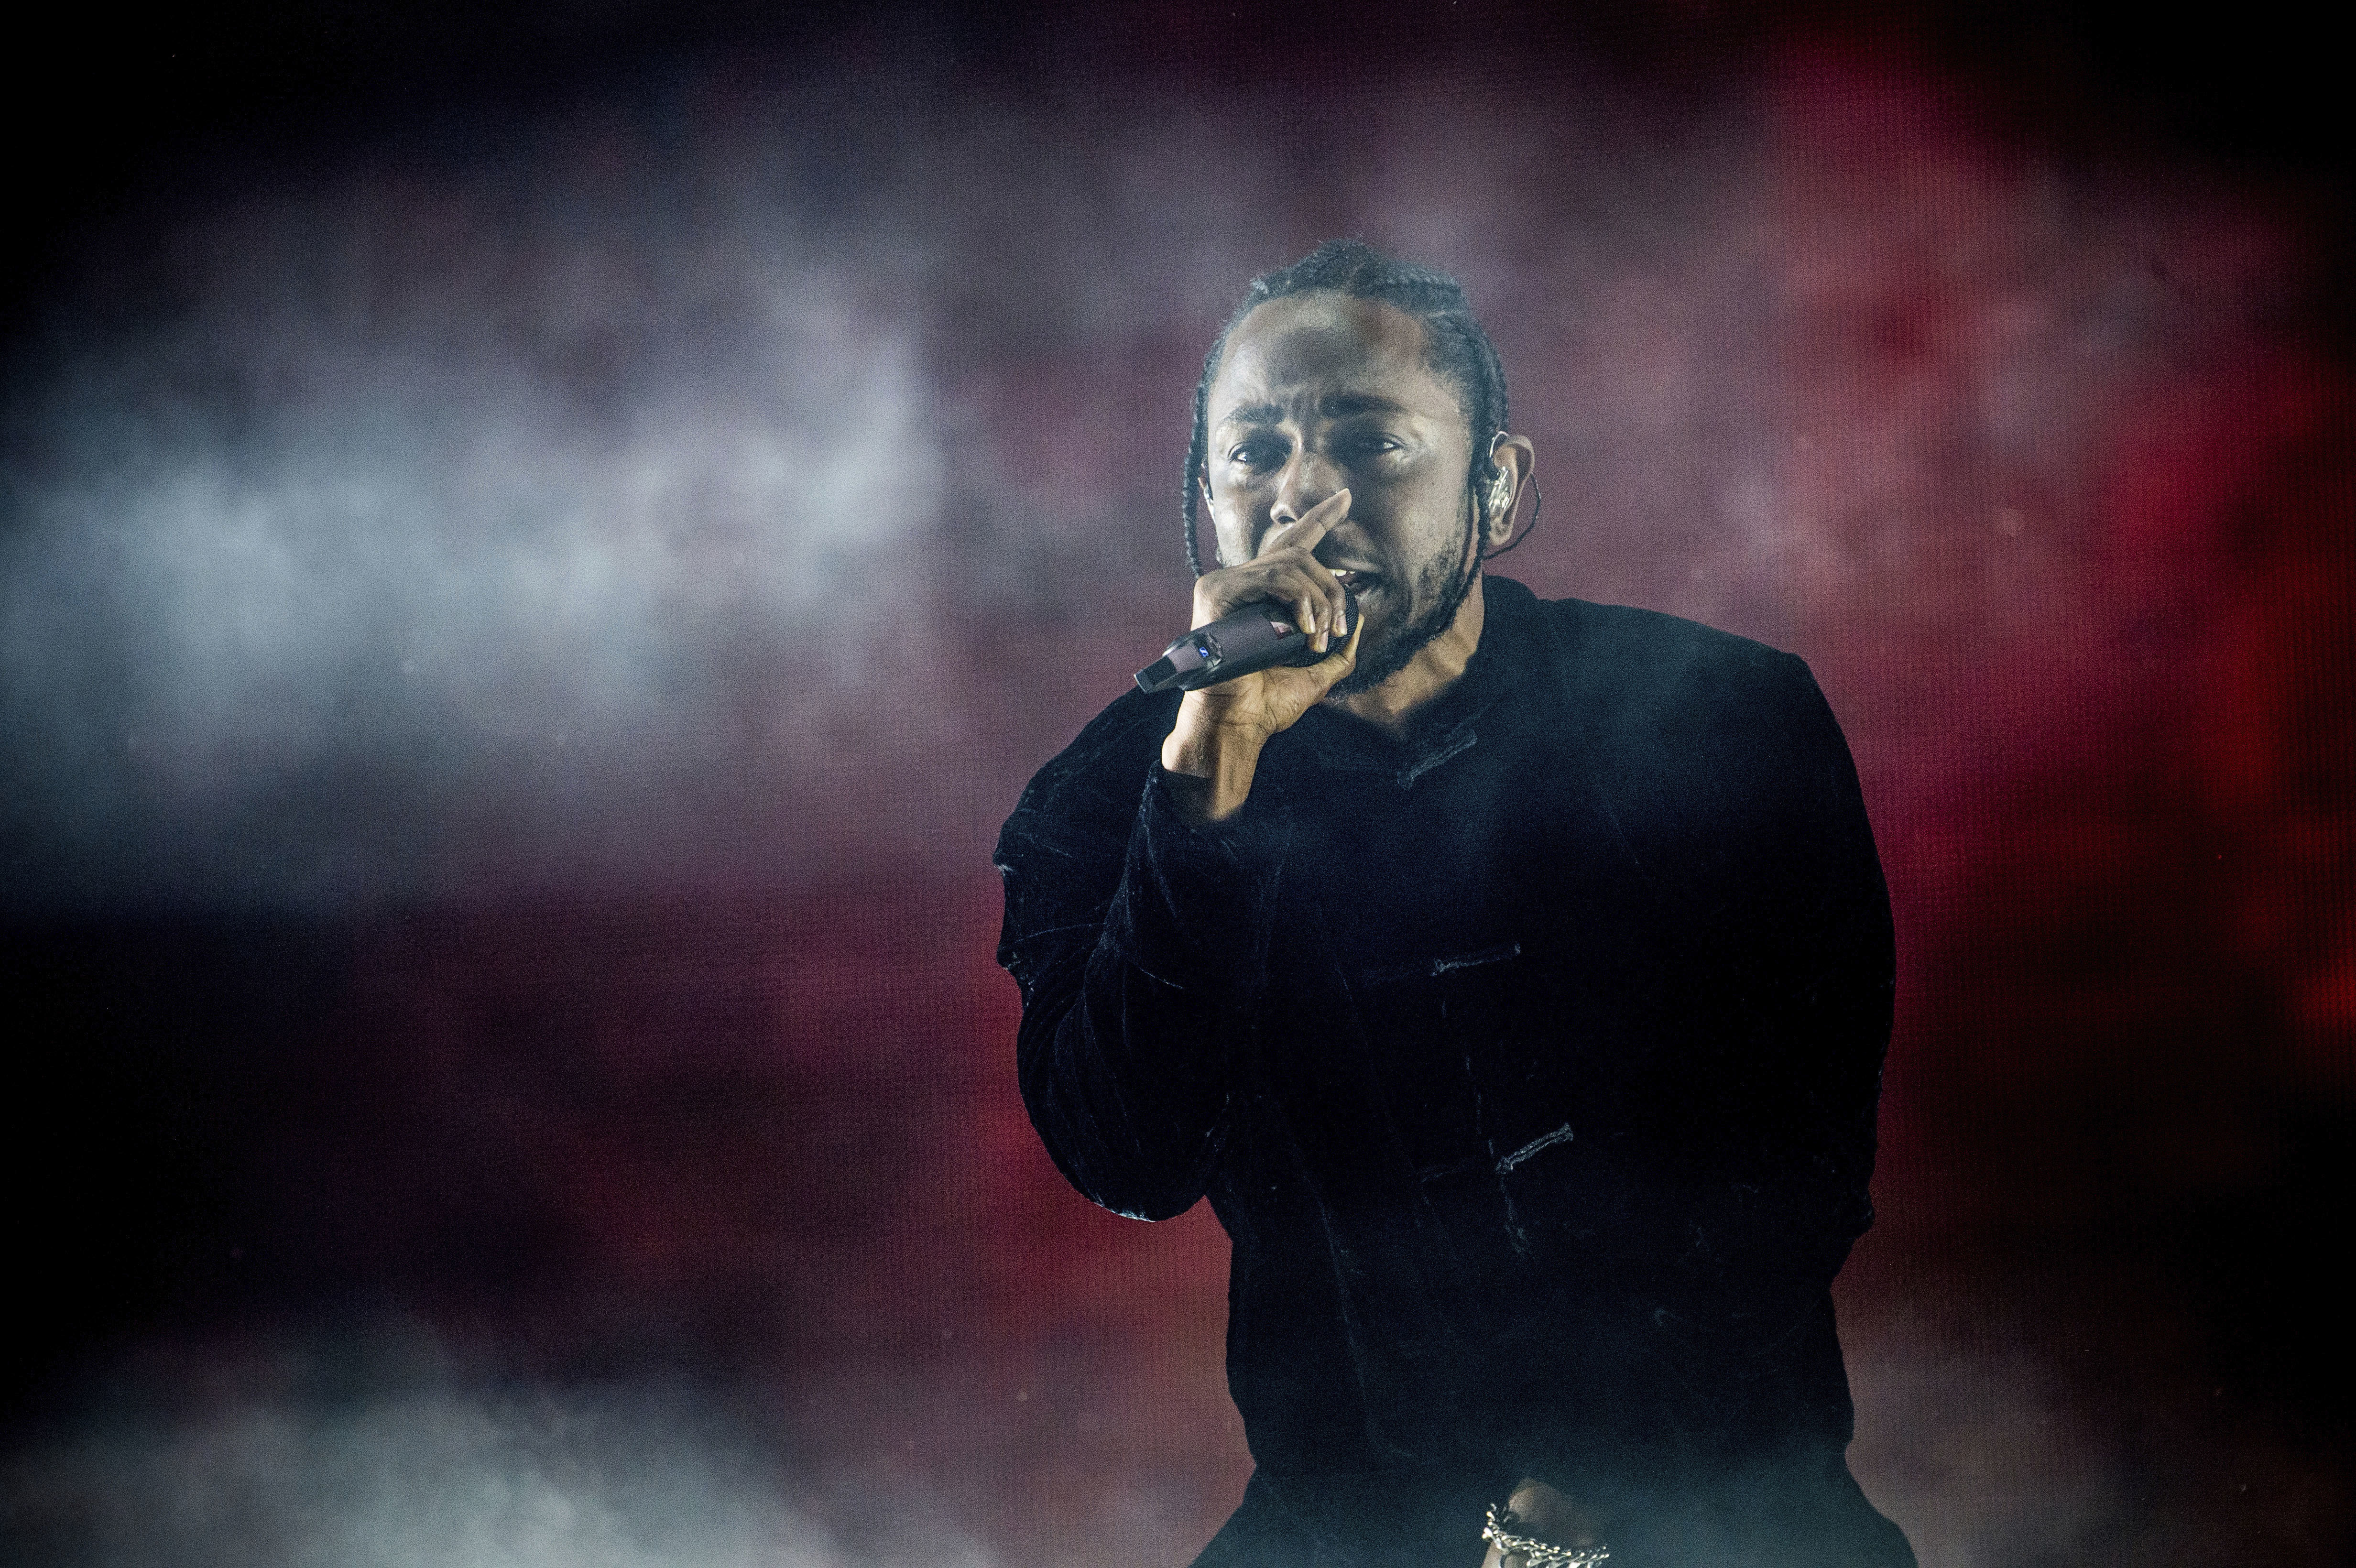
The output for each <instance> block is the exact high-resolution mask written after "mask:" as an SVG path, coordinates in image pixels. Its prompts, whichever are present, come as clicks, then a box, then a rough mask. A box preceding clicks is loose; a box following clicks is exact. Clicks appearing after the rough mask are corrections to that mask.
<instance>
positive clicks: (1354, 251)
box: [1182, 240, 1505, 577]
mask: <svg viewBox="0 0 2356 1568" xmlns="http://www.w3.org/2000/svg"><path fill="white" fill-rule="evenodd" d="M1318 292H1330V293H1338V294H1343V295H1346V296H1347V297H1349V298H1352V299H1365V300H1379V301H1381V302H1382V303H1383V304H1387V305H1391V306H1394V307H1396V308H1398V310H1401V311H1404V312H1406V313H1407V314H1408V315H1411V316H1413V317H1414V318H1415V319H1416V320H1418V321H1419V322H1421V323H1422V324H1423V334H1424V356H1425V360H1426V363H1428V364H1429V365H1430V368H1431V369H1432V371H1433V372H1434V373H1435V374H1437V375H1439V376H1440V378H1441V379H1444V380H1446V381H1447V382H1448V384H1449V385H1450V386H1451V388H1453V389H1455V392H1456V400H1457V402H1458V404H1459V405H1460V406H1461V407H1462V409H1463V411H1464V422H1465V425H1466V426H1467V428H1469V429H1470V430H1471V431H1472V467H1471V469H1470V471H1469V472H1468V473H1467V474H1466V475H1465V476H1464V483H1465V486H1466V489H1467V491H1468V492H1469V494H1470V496H1471V498H1472V515H1473V517H1475V518H1476V519H1480V520H1481V521H1483V522H1485V521H1486V520H1487V519H1488V513H1489V509H1490V508H1489V500H1488V497H1489V496H1490V495H1491V494H1492V490H1491V486H1492V485H1494V483H1495V481H1496V478H1497V475H1498V472H1499V470H1498V466H1497V462H1496V459H1495V458H1494V456H1493V455H1492V453H1493V452H1494V448H1495V446H1496V441H1495V437H1496V436H1498V435H1502V434H1504V433H1505V366H1504V365H1502V364H1500V363H1499V362H1498V359H1497V349H1496V346H1495V345H1494V344H1492V343H1491V342H1490V341H1489V335H1488V333H1487V332H1485V331H1483V329H1482V326H1481V323H1480V321H1479V320H1478V319H1477V318H1476V317H1475V316H1474V315H1473V314H1472V304H1471V303H1470V302H1469V301H1467V300H1466V299H1465V297H1464V286H1463V285H1462V283H1458V282H1457V281H1456V280H1455V279H1454V278H1451V277H1450V276H1449V275H1448V274H1447V273H1445V272H1437V271H1435V270H1433V269H1432V268H1430V267H1419V266H1417V265H1415V264H1414V263H1413V262H1411V261H1394V260H1392V259H1391V258H1390V257H1388V256H1386V255H1384V254H1383V253H1382V252H1381V251H1376V249H1375V248H1374V247H1373V246H1371V245H1368V244H1367V243H1366V242H1365V241H1364V240H1326V241H1325V242H1324V243H1323V244H1322V245H1320V246H1318V247H1317V249H1316V250H1314V251H1311V252H1310V253H1309V254H1308V255H1306V256H1303V257H1302V258H1301V260H1300V261H1295V262H1293V263H1292V265H1290V266H1289V267H1280V268H1278V269H1277V270H1276V271H1275V272H1263V273H1261V274H1260V275H1259V276H1258V277H1257V278H1254V279H1253V280H1252V282H1251V287H1250V288H1249V289H1248V290H1246V291H1245V292H1244V298H1243V303H1242V304H1239V305H1237V307H1236V313H1235V315H1231V316H1229V317H1228V318H1227V324H1226V325H1225V326H1223V327H1221V328H1220V329H1219V336H1218V337H1217V339H1216V340H1215V342H1213V343H1212V345H1211V351H1210V353H1208V354H1206V355H1205V356H1204V357H1203V379H1202V380H1200V381H1199V382H1197V383H1196V384H1195V387H1194V439H1193V440H1192V441H1191V442H1190V443H1188V444H1187V447H1186V477H1185V481H1184V484H1183V486H1182V490H1183V496H1182V501H1183V505H1184V507H1185V515H1186V564H1187V565H1188V566H1189V567H1192V568H1193V569H1194V575H1195V576H1197V577H1200V576H1202V575H1203V557H1202V553H1201V548H1200V546H1198V545H1197V544H1196V542H1195V534H1196V532H1197V527H1198V524H1199V521H1200V513H1201V510H1202V486H1203V476H1204V473H1205V464H1207V462H1208V459H1209V456H1210V443H1211V429H1210V413H1211V380H1212V378H1214V377H1215V376H1216V375H1217V374H1218V371H1219V357H1220V356H1221V355H1222V354H1224V353H1226V347H1227V338H1228V336H1230V335H1232V334H1233V333H1234V331H1235V330H1236V328H1237V326H1238V325H1241V324H1242V322H1243V319H1244V317H1246V316H1248V315H1250V314H1251V313H1252V312H1253V311H1254V310H1256V309H1258V307H1259V306H1261V305H1263V304H1267V303H1268V302H1269V301H1270V300H1279V299H1283V298H1285V297H1287V296H1288V295H1291V294H1305V293H1318ZM1484 432H1486V433H1487V435H1488V439H1485V440H1484V439H1483V433H1484ZM1483 553H1484V554H1485V553H1486V547H1485V545H1484V546H1483Z"/></svg>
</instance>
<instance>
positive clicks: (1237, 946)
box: [996, 698, 1289, 1220]
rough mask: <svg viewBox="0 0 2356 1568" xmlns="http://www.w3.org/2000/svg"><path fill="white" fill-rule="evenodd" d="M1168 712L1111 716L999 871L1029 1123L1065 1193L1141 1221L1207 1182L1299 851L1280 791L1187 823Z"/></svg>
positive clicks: (1063, 770) (1072, 760) (1022, 827)
mask: <svg viewBox="0 0 2356 1568" xmlns="http://www.w3.org/2000/svg"><path fill="white" fill-rule="evenodd" d="M1167 708H1168V704H1167V703H1166V702H1151V703H1149V702H1146V701H1143V700H1140V699H1129V698H1125V699H1123V700H1122V701H1121V702H1118V703H1115V704H1114V706H1113V707H1112V708H1111V709H1108V711H1107V712H1106V714H1105V715H1104V716H1102V717H1101V718H1100V719H1099V720H1098V721H1097V722H1096V723H1095V724H1092V725H1091V726H1090V727H1089V728H1088V730H1087V731H1084V732H1083V733H1082V735H1081V736H1080V738H1079V740H1078V741H1075V742H1074V743H1073V745H1072V747H1071V748H1070V749H1069V750H1067V751H1066V752H1065V753H1064V754H1063V755H1062V756H1060V757H1058V758H1057V759H1056V760H1055V762H1054V763H1050V764H1049V765H1048V766H1047V767H1046V768H1045V769H1044V770H1043V771H1042V772H1041V773H1040V774H1039V776H1038V777H1037V778H1036V779H1034V780H1033V782H1032V784H1031V787H1030V788H1029V789H1028V790H1026V791H1025V792H1024V794H1023V800H1022V803H1021V804H1020V805H1018V806H1017V807H1016V808H1015V811H1014V815H1013V816H1012V817H1010V818H1009V819H1008V821H1007V823H1006V827H1005V828H1004V830H1003V831H1002V832H1001V835H1000V837H999V843H998V853H997V857H996V859H997V863H998V869H999V873H1000V875H1001V879H1002V880H1003V882H1004V887H1005V893H1006V916H1005V923H1004V925H1003V927H1002V928H1001V937H1000V942H999V951H998V956H999V962H1000V963H1001V964H1002V965H1005V966H1006V968H1007V969H1008V970H1009V971H1010V972H1011V973H1012V975H1013V976H1014V978H1015V980H1016V982H1017V984H1018V985H1019V986H1020V987H1022V992H1023V1023H1022V1029H1021V1031H1020V1034H1019V1036H1018V1039H1017V1043H1016V1055H1017V1061H1018V1068H1019V1072H1020V1080H1021V1083H1022V1089H1023V1103H1024V1104H1025V1105H1026V1106H1027V1107H1028V1108H1029V1110H1030V1113H1031V1121H1032V1125H1033V1126H1034V1127H1036V1128H1037V1129H1038V1133H1039V1136H1040V1139H1041V1141H1042V1142H1044V1144H1045V1146H1046V1148H1047V1152H1048V1154H1049V1156H1050V1157H1053V1159H1054V1160H1055V1165H1056V1167H1057V1168H1059V1169H1060V1170H1062V1171H1063V1173H1064V1175H1065V1177H1066V1179H1068V1180H1069V1181H1070V1182H1071V1183H1072V1185H1073V1186H1075V1187H1076V1188H1077V1189H1079V1190H1080V1191H1081V1192H1082V1193H1084V1194H1086V1195H1087V1197H1088V1198H1089V1199H1090V1200H1093V1201H1095V1202H1097V1203H1099V1204H1101V1205H1103V1206H1104V1207H1105V1208H1108V1209H1110V1210H1113V1211H1116V1212H1119V1213H1122V1214H1127V1215H1130V1216H1132V1217H1134V1218H1138V1219H1145V1220H1162V1219H1168V1218H1170V1217H1171V1216H1173V1215H1175V1214H1179V1213H1183V1211H1185V1210H1187V1209H1188V1208H1190V1207H1192V1206H1193V1204H1194V1200H1196V1199H1198V1198H1200V1197H1201V1196H1202V1195H1203V1193H1204V1191H1205V1188H1206V1186H1207V1184H1208V1182H1209V1179H1210V1171H1211V1166H1212V1162H1213V1159H1214V1158H1215V1155H1216V1152H1217V1145H1218V1136H1219V1132H1220V1128H1221V1124H1222V1120H1223V1116H1224V1114H1225V1112H1226V1104H1227V1098H1228V1093H1229V1085H1230V1078H1231V1071H1232V1062H1233V1061H1234V1060H1235V1055H1236V1051H1237V1046H1238V1043H1239V1040H1240V1039H1241V1037H1242V1036H1243V1035H1244V1034H1245V1033H1247V1032H1248V1029H1250V1027H1251V1019H1252V1017H1253V1014H1254V1011H1255V1008H1256V1006H1257V1003H1258V998H1259V997H1260V996H1261V995H1262V994H1263V992H1264V990H1265V985H1266V966H1267V952H1268V935H1269V926H1270V923H1271V919H1272V913H1273V906H1274V901H1275V897H1276V892H1277V890H1278V887H1279V885H1280V881H1281V879H1282V875H1283V865H1284V848H1285V844H1286V841H1287V838H1288V837H1289V835H1288V834H1287V833H1286V832H1285V831H1284V827H1285V821H1286V813H1285V811H1284V809H1283V807H1282V805H1281V804H1280V802H1277V801H1274V800H1271V799H1269V798H1267V796H1268V795H1269V794H1272V791H1259V790H1256V791H1255V793H1254V798H1253V800H1252V801H1251V802H1250V803H1249V804H1248V805H1246V807H1245V808H1244V810H1243V811H1241V812H1239V813H1237V816H1235V817H1234V818H1232V819H1230V820H1229V821H1228V822H1226V823H1221V824H1218V825H1215V826H1212V827H1195V826H1193V825H1190V824H1189V823H1187V822H1186V820H1185V819H1184V818H1183V816H1180V815H1179V813H1178V810H1177V808H1176V806H1175V805H1174V803H1173V801H1172V799H1171V797H1170V792H1169V790H1168V788H1167V786H1166V784H1165V782H1164V780H1163V779H1162V772H1161V768H1160V765H1159V763H1158V762H1157V761H1155V760H1154V758H1155V755H1156V753H1157V752H1158V751H1159V747H1160V742H1161V740H1162V735H1163V734H1164V733H1165V732H1166V731H1168V729H1169V724H1170V715H1169V713H1168V712H1167V711H1166V709H1167Z"/></svg>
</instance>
